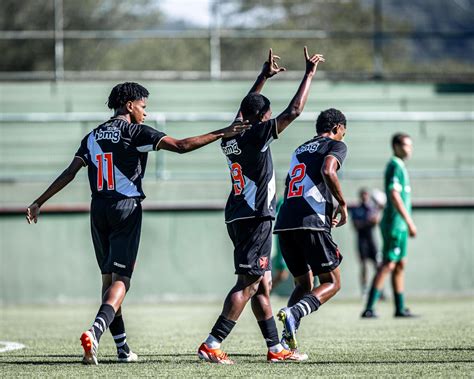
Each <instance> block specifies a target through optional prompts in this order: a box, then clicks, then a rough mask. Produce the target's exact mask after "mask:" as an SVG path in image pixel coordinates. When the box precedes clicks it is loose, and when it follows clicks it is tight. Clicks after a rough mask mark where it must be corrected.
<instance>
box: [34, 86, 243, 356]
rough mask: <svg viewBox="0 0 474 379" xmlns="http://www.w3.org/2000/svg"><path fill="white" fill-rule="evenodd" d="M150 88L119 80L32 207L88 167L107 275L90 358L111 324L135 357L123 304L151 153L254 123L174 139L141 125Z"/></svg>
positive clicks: (121, 349)
mask: <svg viewBox="0 0 474 379" xmlns="http://www.w3.org/2000/svg"><path fill="white" fill-rule="evenodd" d="M148 95H149V92H148V91H147V89H146V88H144V87H143V86H141V85H139V84H137V83H122V84H118V85H116V86H115V87H114V88H113V89H112V92H111V93H110V96H109V100H108V106H109V108H110V109H113V110H114V115H113V116H112V118H110V119H109V120H107V121H105V122H104V123H102V124H100V125H99V126H98V127H96V128H95V129H94V130H92V131H91V132H89V133H88V134H87V135H86V136H85V137H84V139H83V140H82V142H81V144H80V147H79V149H78V150H77V152H76V154H75V156H74V159H73V160H72V162H71V164H70V165H69V167H68V168H66V170H64V172H63V173H62V174H61V175H59V177H58V178H57V179H56V180H55V181H54V182H53V183H52V184H51V185H50V186H49V188H48V189H47V190H46V191H45V192H44V193H43V194H42V195H41V196H40V197H38V198H37V199H36V200H35V201H33V203H32V204H31V205H30V206H29V207H28V209H27V215H26V218H27V220H28V222H29V223H30V224H31V223H33V222H34V223H36V222H37V220H38V216H39V213H40V207H41V206H42V205H43V204H44V203H45V202H46V201H47V200H48V199H49V198H51V197H52V196H53V195H55V194H56V193H58V192H59V191H61V190H62V189H63V188H64V187H65V186H66V185H67V184H69V183H70V182H71V181H72V180H73V179H74V177H75V176H76V174H77V172H78V171H79V170H80V169H81V168H82V167H84V166H87V171H88V176H89V184H90V189H91V192H92V201H91V213H90V214H91V233H92V241H93V244H94V250H95V255H96V258H97V263H98V265H99V268H100V271H101V273H102V305H101V306H100V308H99V311H98V312H97V315H96V317H95V319H94V321H93V323H92V326H91V328H90V329H89V330H87V331H85V332H84V333H83V334H82V336H81V343H82V347H83V349H84V358H83V361H82V362H83V363H84V364H97V350H98V347H99V340H100V338H101V336H102V334H103V333H104V332H105V331H106V330H107V329H110V331H111V333H112V335H113V337H114V340H115V343H116V346H117V357H118V360H119V361H120V362H133V361H136V360H137V355H136V354H134V353H133V352H132V351H131V350H130V348H129V347H128V345H127V340H126V333H125V325H124V322H123V319H122V308H121V305H122V302H123V300H124V298H125V295H126V293H127V291H128V290H129V288H130V279H131V277H132V273H133V269H134V267H135V260H136V257H137V253H138V244H139V241H140V233H141V223H142V208H141V202H142V200H143V199H144V198H145V194H144V192H143V190H142V178H143V176H144V174H145V168H146V162H147V158H148V153H149V152H151V151H157V150H160V149H162V150H169V151H172V152H176V153H187V152H189V151H192V150H195V149H198V148H200V147H202V146H205V145H207V144H209V143H211V142H214V141H217V140H219V139H220V138H222V137H232V136H234V135H236V134H238V133H241V132H242V131H243V130H245V129H246V128H247V127H248V125H245V124H244V123H233V124H232V125H231V126H228V127H227V128H224V129H220V130H216V131H213V132H210V133H207V134H203V135H201V136H197V137H190V138H185V139H175V138H172V137H170V136H167V135H166V134H165V133H163V132H160V131H158V130H156V129H153V128H151V127H149V126H146V125H144V124H143V122H144V121H145V117H146V112H145V108H146V101H147V98H148Z"/></svg>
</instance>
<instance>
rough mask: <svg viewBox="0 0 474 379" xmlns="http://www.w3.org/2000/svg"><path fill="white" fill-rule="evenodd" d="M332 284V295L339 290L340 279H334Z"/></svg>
mask: <svg viewBox="0 0 474 379" xmlns="http://www.w3.org/2000/svg"><path fill="white" fill-rule="evenodd" d="M334 279H335V280H334V282H333V289H334V294H336V293H338V292H339V290H340V289H341V278H340V277H335V278H334Z"/></svg>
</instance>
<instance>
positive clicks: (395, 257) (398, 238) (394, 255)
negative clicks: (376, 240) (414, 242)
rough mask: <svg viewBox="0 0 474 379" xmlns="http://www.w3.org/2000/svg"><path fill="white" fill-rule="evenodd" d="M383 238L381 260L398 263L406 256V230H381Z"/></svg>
mask: <svg viewBox="0 0 474 379" xmlns="http://www.w3.org/2000/svg"><path fill="white" fill-rule="evenodd" d="M382 237H383V260H384V261H390V262H400V261H401V260H402V259H403V258H405V257H406V256H407V241H408V231H407V230H403V231H401V230H387V229H382Z"/></svg>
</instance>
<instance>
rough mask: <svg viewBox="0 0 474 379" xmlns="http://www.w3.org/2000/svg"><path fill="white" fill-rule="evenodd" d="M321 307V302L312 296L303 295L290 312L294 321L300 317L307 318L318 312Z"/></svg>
mask: <svg viewBox="0 0 474 379" xmlns="http://www.w3.org/2000/svg"><path fill="white" fill-rule="evenodd" d="M320 306H321V302H320V301H319V300H318V298H317V297H316V296H314V295H313V294H306V295H304V296H303V297H302V298H301V300H300V301H298V302H297V303H296V304H295V305H293V306H292V307H291V308H290V310H291V313H292V314H293V316H294V317H295V318H296V320H300V319H301V318H302V317H305V316H308V315H309V314H310V313H313V312H315V311H317V310H318V308H319V307H320Z"/></svg>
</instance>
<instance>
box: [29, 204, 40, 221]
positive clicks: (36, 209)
mask: <svg viewBox="0 0 474 379" xmlns="http://www.w3.org/2000/svg"><path fill="white" fill-rule="evenodd" d="M39 214H40V206H39V205H38V204H37V203H33V204H31V205H30V206H29V207H28V208H26V221H28V224H32V223H33V222H34V223H35V224H36V223H37V222H38V216H39Z"/></svg>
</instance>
